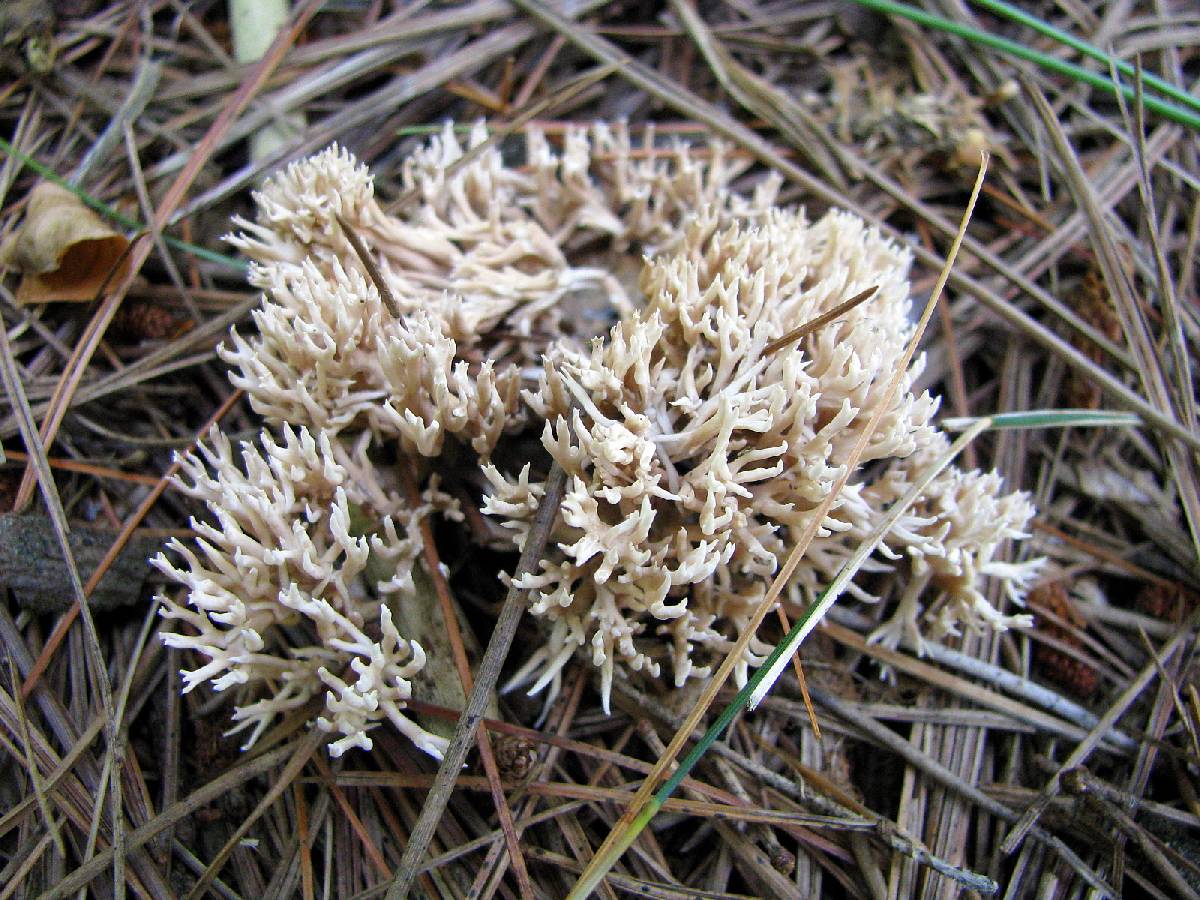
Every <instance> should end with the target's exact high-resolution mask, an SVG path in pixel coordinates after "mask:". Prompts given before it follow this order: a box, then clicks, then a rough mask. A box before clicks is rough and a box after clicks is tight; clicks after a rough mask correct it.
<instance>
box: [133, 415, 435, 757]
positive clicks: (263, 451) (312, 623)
mask: <svg viewBox="0 0 1200 900" xmlns="http://www.w3.org/2000/svg"><path fill="white" fill-rule="evenodd" d="M369 441H370V435H369V434H365V435H363V436H362V437H361V438H359V440H358V441H357V442H356V443H355V444H354V446H352V447H350V446H347V445H345V444H343V443H341V442H339V441H337V440H336V439H334V438H333V437H332V436H331V435H330V433H329V432H325V431H320V432H315V433H314V432H310V431H309V430H308V429H307V428H303V427H301V428H299V429H293V428H292V427H290V426H284V427H283V429H282V439H281V440H276V439H275V437H274V436H272V434H271V433H270V432H268V431H264V432H263V433H262V434H261V435H260V436H259V439H258V442H257V444H251V443H248V442H247V443H246V444H244V445H243V447H242V453H241V458H242V464H241V465H240V466H239V465H238V461H237V459H236V458H235V455H234V451H233V447H232V445H231V444H230V441H229V439H228V438H227V437H226V436H225V435H223V434H222V433H221V432H220V431H217V430H215V429H214V431H213V432H212V433H211V434H210V435H209V442H208V444H207V445H205V444H202V445H201V446H200V454H199V455H189V456H186V457H184V458H183V459H182V466H181V472H182V477H181V478H179V479H178V480H177V482H176V484H177V487H179V488H180V489H181V490H182V491H183V492H184V493H185V494H187V495H189V496H191V497H194V498H196V499H199V500H202V501H204V503H205V504H207V506H208V509H209V511H210V512H211V513H212V515H213V517H214V519H215V522H205V521H200V520H196V519H193V520H192V527H193V528H194V529H195V531H196V535H197V537H196V545H195V549H193V548H191V547H189V546H188V545H186V544H184V543H182V542H181V541H179V540H178V539H172V541H171V542H170V544H169V548H170V549H171V550H173V551H174V552H175V553H177V554H178V555H179V556H180V557H181V558H182V559H183V562H184V565H183V566H182V567H179V566H176V565H175V564H173V563H172V562H171V561H170V560H169V559H168V558H167V557H166V555H165V554H162V553H160V554H159V555H158V556H157V557H155V558H154V560H152V562H153V564H154V565H155V567H157V568H158V569H159V570H160V571H162V572H163V573H164V574H166V575H167V576H168V577H170V578H171V579H172V580H173V581H176V582H178V583H179V584H182V585H183V586H184V587H186V588H187V591H188V594H187V605H186V606H185V605H183V604H180V603H178V602H177V601H176V600H175V599H173V598H172V596H171V594H170V593H169V592H165V591H164V592H163V593H161V594H160V595H159V597H158V600H159V602H160V603H161V604H162V607H161V612H162V616H163V618H165V619H167V620H170V621H173V622H176V623H178V624H177V625H176V626H175V627H174V629H173V630H171V631H165V632H164V633H163V640H164V642H165V643H166V644H167V645H168V646H171V647H177V648H180V649H184V650H192V651H196V652H197V653H198V654H199V655H201V656H203V657H206V658H207V660H208V661H207V662H206V663H204V664H203V665H200V666H199V667H197V668H195V669H192V670H190V671H185V672H184V673H183V678H184V691H185V692H186V691H190V690H192V689H193V688H195V687H196V686H197V685H198V684H200V683H202V682H204V681H211V682H212V686H213V688H214V689H216V690H218V691H224V690H228V689H230V688H237V690H238V692H239V697H249V698H254V699H253V700H252V702H245V703H240V704H239V705H237V706H236V707H235V709H234V714H233V718H234V721H235V722H237V723H238V724H237V725H236V726H235V727H234V729H233V731H234V732H237V731H242V730H245V729H249V731H250V733H249V736H248V738H247V740H246V746H250V745H252V744H253V743H254V742H255V741H256V740H257V739H258V738H259V736H260V735H261V734H262V732H263V730H264V729H266V727H267V726H268V725H270V724H271V723H272V722H273V721H274V720H275V719H276V718H277V717H278V716H280V715H281V714H284V713H287V712H289V711H291V710H295V709H299V708H300V707H303V706H305V705H306V704H307V703H308V702H309V700H310V699H312V698H313V697H316V696H319V695H320V693H321V691H322V690H326V691H327V693H326V697H325V713H324V715H322V716H321V717H320V718H318V719H317V726H318V727H319V728H321V729H322V730H324V731H329V732H334V733H340V734H341V735H342V736H341V737H340V738H338V739H337V740H335V741H333V742H331V744H330V745H329V746H330V752H331V753H332V754H333V755H334V756H340V755H341V754H342V753H343V752H344V751H345V750H346V749H347V748H349V747H356V746H357V747H364V748H368V749H369V748H370V747H371V739H370V737H368V735H367V731H368V730H369V729H370V728H371V727H373V725H374V724H375V723H377V722H380V721H382V720H384V719H386V720H388V721H389V722H391V723H392V725H393V726H394V727H395V728H396V730H397V731H399V732H400V733H401V734H404V735H406V736H407V737H409V738H410V739H411V740H412V741H413V743H414V744H416V745H417V747H419V748H420V749H422V750H424V751H425V752H427V753H430V754H432V755H434V756H437V757H439V758H440V757H441V754H442V751H443V750H444V749H445V741H444V739H442V738H440V737H437V736H435V735H432V734H430V733H428V732H427V731H425V730H424V729H423V728H421V727H420V726H418V725H417V724H416V723H415V722H413V721H411V720H410V719H408V718H406V717H405V716H404V715H403V713H402V710H403V709H404V701H406V700H407V699H408V698H409V696H410V694H411V688H412V685H411V682H410V679H412V677H413V676H414V675H415V674H416V673H417V672H419V671H420V670H421V669H422V668H423V666H424V665H425V654H424V651H423V650H422V649H421V647H420V645H418V644H415V643H409V642H408V641H405V640H404V639H403V638H402V637H401V636H400V634H399V632H398V631H397V630H396V626H395V625H394V624H393V621H392V614H391V612H390V610H389V608H388V603H389V602H401V603H402V602H404V600H405V597H406V595H408V594H411V592H412V590H413V581H412V566H413V563H414V562H415V560H416V558H417V556H418V555H419V554H420V548H421V538H420V534H419V526H420V522H421V520H422V519H423V518H425V517H426V516H428V515H430V514H431V513H432V512H433V511H434V510H435V509H436V510H439V511H441V512H443V513H448V514H449V515H451V516H458V515H459V513H458V509H457V504H456V503H455V502H454V501H453V499H452V498H450V497H448V496H447V495H445V494H443V493H441V492H440V491H438V489H437V484H436V482H435V483H433V484H431V486H430V487H429V488H427V489H426V491H425V494H424V497H423V499H424V501H425V502H424V503H422V505H421V506H420V507H418V508H416V509H412V508H411V507H410V506H409V505H408V504H407V503H405V502H404V501H403V500H402V499H401V498H400V497H399V496H398V495H397V494H395V493H394V492H392V491H389V490H388V489H387V488H386V487H385V485H384V484H383V482H382V480H381V476H382V474H383V473H381V472H380V471H379V469H377V467H376V466H375V465H374V464H373V463H372V462H371V461H370V459H369V457H368V454H367V451H368V444H369ZM364 523H366V524H364ZM369 563H371V564H372V565H370V566H369ZM380 571H384V572H387V573H388V575H389V577H387V578H385V579H378V580H373V581H372V580H369V579H366V578H364V577H363V576H364V575H365V574H367V573H369V572H370V573H379V572H380ZM389 598H394V599H389ZM179 624H186V625H187V626H189V627H188V628H187V629H186V630H183V629H180V628H179V627H178V625H179ZM351 673H352V674H351Z"/></svg>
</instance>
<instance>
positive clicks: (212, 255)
mask: <svg viewBox="0 0 1200 900" xmlns="http://www.w3.org/2000/svg"><path fill="white" fill-rule="evenodd" d="M0 152H3V153H7V154H8V155H9V156H11V157H12V158H13V159H15V160H16V161H17V162H19V163H20V164H21V165H23V166H26V167H27V168H30V169H32V170H33V171H34V172H37V173H38V174H39V175H41V176H42V177H43V178H45V179H46V180H47V181H53V182H54V183H55V184H57V185H58V186H59V187H62V188H66V189H67V190H68V191H70V192H71V193H72V194H74V195H75V196H76V197H78V198H79V200H80V202H81V203H83V204H84V205H85V206H87V207H89V208H91V209H94V210H95V211H96V212H98V213H99V214H100V215H102V216H104V217H105V218H106V219H109V220H110V221H112V222H115V223H116V224H118V225H120V226H121V227H122V228H124V229H126V230H127V231H131V232H141V231H146V226H145V225H143V224H142V223H141V222H139V221H137V220H136V219H131V218H129V217H128V216H126V215H124V214H122V213H120V212H118V211H117V210H115V209H113V208H112V207H111V206H109V205H108V204H107V203H105V202H104V201H103V200H97V199H96V198H95V197H93V196H92V195H91V194H88V193H87V192H86V191H83V190H81V189H80V188H79V187H78V186H76V185H74V184H71V183H70V182H69V181H67V180H66V179H65V178H63V177H62V176H61V175H59V174H58V173H57V172H55V171H54V170H52V169H50V168H49V167H48V166H46V165H44V164H42V163H40V162H38V161H37V160H36V159H34V158H33V157H32V156H28V155H27V154H25V153H22V152H21V151H20V150H18V149H17V148H16V147H14V146H13V145H12V144H10V143H9V142H8V141H6V140H4V138H0ZM163 240H165V241H166V242H167V243H168V244H170V245H171V246H172V247H174V248H175V249H176V250H180V251H182V252H184V253H190V254H191V255H192V256H194V257H196V258H197V259H203V260H205V261H206V262H211V263H216V264H217V265H219V266H224V267H225V268H227V269H229V270H231V271H234V272H245V271H246V263H244V262H243V261H241V260H239V259H234V258H233V257H232V256H225V255H224V254H223V253H217V252H216V251H215V250H208V249H206V248H205V247H200V246H197V245H196V244H189V243H188V242H187V241H181V240H179V238H174V237H171V236H170V235H166V234H164V235H163Z"/></svg>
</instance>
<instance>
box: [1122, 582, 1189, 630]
mask: <svg viewBox="0 0 1200 900" xmlns="http://www.w3.org/2000/svg"><path fill="white" fill-rule="evenodd" d="M1135 603H1136V605H1137V608H1138V610H1139V611H1141V612H1144V613H1145V614H1146V615H1148V616H1153V617H1154V618H1156V619H1163V620H1164V621H1167V622H1182V621H1183V617H1184V616H1185V615H1186V614H1187V606H1188V603H1187V597H1186V596H1185V595H1184V592H1183V590H1182V588H1180V587H1179V586H1178V585H1174V584H1172V585H1166V584H1147V585H1144V586H1143V587H1142V589H1141V590H1140V591H1138V595H1137V600H1136V601H1135Z"/></svg>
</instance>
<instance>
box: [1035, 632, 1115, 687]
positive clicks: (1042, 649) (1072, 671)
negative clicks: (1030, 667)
mask: <svg viewBox="0 0 1200 900" xmlns="http://www.w3.org/2000/svg"><path fill="white" fill-rule="evenodd" d="M1033 659H1034V662H1036V663H1037V667H1038V671H1039V672H1040V673H1041V675H1042V677H1043V678H1045V679H1046V680H1047V681H1051V682H1053V683H1054V684H1056V685H1058V686H1059V687H1062V688H1065V689H1066V690H1068V691H1070V692H1071V693H1072V694H1074V695H1075V696H1076V697H1083V698H1087V697H1090V696H1091V695H1092V694H1093V693H1095V691H1096V688H1098V687H1099V686H1100V675H1099V673H1098V672H1097V671H1096V670H1095V669H1094V668H1092V667H1091V666H1090V665H1088V664H1087V663H1086V662H1084V661H1083V660H1082V659H1078V658H1076V657H1074V656H1071V655H1070V654H1069V653H1065V652H1063V651H1062V650H1059V649H1058V648H1057V647H1051V646H1050V645H1048V644H1037V645H1036V646H1035V647H1034V648H1033Z"/></svg>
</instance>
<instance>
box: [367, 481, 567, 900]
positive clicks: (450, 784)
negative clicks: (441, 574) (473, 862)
mask: <svg viewBox="0 0 1200 900" xmlns="http://www.w3.org/2000/svg"><path fill="white" fill-rule="evenodd" d="M566 487H567V474H566V472H564V471H563V469H562V467H561V466H560V465H558V463H555V464H554V465H553V466H552V467H551V469H550V474H549V475H548V476H547V478H546V492H545V493H544V494H543V495H542V502H541V504H539V506H538V511H537V515H536V516H535V517H534V519H533V525H532V527H531V528H530V529H529V534H528V536H527V537H526V538H525V547H524V548H523V549H522V550H521V558H520V559H519V560H518V561H517V568H516V570H515V571H514V572H513V575H512V581H513V584H512V586H510V587H509V589H508V595H507V596H506V597H505V598H504V608H503V609H502V610H501V611H500V618H499V619H498V620H497V621H496V628H495V630H494V631H493V632H492V637H491V640H489V641H488V645H487V650H486V651H484V654H483V662H481V663H480V665H479V673H478V675H477V677H476V679H475V686H474V687H473V688H472V689H471V695H470V696H469V697H468V698H467V705H466V706H465V707H464V708H463V712H462V715H461V716H459V719H458V723H457V724H456V725H455V726H454V736H453V737H452V738H451V739H450V746H449V747H448V748H447V749H446V756H445V758H443V759H442V764H441V766H440V767H439V768H438V773H437V778H436V779H434V782H433V787H432V788H430V791H429V795H428V796H427V797H426V798H425V805H424V806H423V807H422V808H421V815H420V816H419V817H418V818H417V822H416V824H415V825H414V826H413V829H412V832H411V833H410V834H409V836H408V846H406V847H405V848H404V855H403V856H401V857H400V865H399V866H397V867H396V878H395V880H394V881H393V882H392V885H391V887H390V888H389V889H388V893H387V900H401V898H403V897H407V896H408V892H409V890H411V889H412V883H413V881H414V879H415V878H416V877H417V872H418V870H419V868H420V865H421V860H422V859H423V858H424V856H425V849H426V848H427V847H428V846H429V841H430V839H432V837H433V832H434V831H435V830H436V829H437V825H438V822H439V821H440V820H441V818H442V812H443V811H444V810H445V808H446V804H447V802H449V800H450V793H451V791H453V790H454V781H455V779H456V778H457V777H458V773H459V772H460V771H461V770H462V767H463V762H464V761H465V760H466V758H467V750H468V749H469V748H470V745H471V742H472V739H473V738H474V736H475V730H476V729H477V728H478V727H479V723H480V722H481V721H482V720H483V711H484V709H485V707H486V706H487V702H488V697H489V696H490V695H491V692H492V690H493V689H494V687H495V684H496V680H497V679H498V678H499V677H500V668H501V667H502V666H503V665H504V660H505V658H506V657H507V656H508V650H509V647H511V646H512V641H513V637H515V636H516V633H517V624H518V623H519V622H520V621H521V613H522V612H523V611H524V609H525V593H526V592H525V590H524V589H522V588H519V587H517V586H516V582H519V581H520V580H521V578H522V577H523V576H524V575H526V574H528V573H530V572H532V571H533V570H534V569H535V568H536V567H537V565H538V563H540V562H541V559H542V552H543V551H544V550H545V548H546V542H547V541H548V540H549V538H550V529H551V528H553V527H554V520H555V519H556V518H557V517H558V508H559V506H560V505H561V504H562V500H563V495H564V494H565V493H566Z"/></svg>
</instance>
